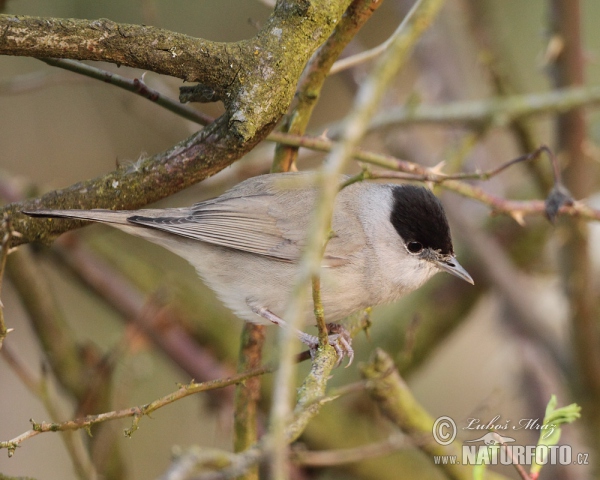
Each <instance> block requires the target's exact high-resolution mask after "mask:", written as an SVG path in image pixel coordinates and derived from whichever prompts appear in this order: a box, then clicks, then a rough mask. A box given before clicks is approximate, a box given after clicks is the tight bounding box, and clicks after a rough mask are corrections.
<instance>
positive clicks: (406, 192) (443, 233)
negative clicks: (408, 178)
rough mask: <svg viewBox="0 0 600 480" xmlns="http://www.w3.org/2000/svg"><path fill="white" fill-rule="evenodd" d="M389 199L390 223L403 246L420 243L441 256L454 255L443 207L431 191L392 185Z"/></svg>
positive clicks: (422, 188) (411, 186)
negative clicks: (403, 243)
mask: <svg viewBox="0 0 600 480" xmlns="http://www.w3.org/2000/svg"><path fill="white" fill-rule="evenodd" d="M392 196H393V205H392V213H391V215H390V221H391V222H392V225H393V226H394V228H395V229H396V231H397V232H398V234H399V235H400V236H401V237H402V239H403V240H404V241H405V242H406V243H409V242H419V243H420V244H422V245H423V247H425V248H430V249H431V250H438V251H439V252H440V253H441V254H442V255H453V254H454V250H453V248H452V239H451V238H450V227H449V226H448V220H447V219H446V214H445V213H444V207H442V204H441V203H440V201H439V200H438V198H437V197H436V196H435V195H434V194H433V193H431V191H430V190H428V189H427V188H424V187H417V186H414V185H395V186H393V187H392Z"/></svg>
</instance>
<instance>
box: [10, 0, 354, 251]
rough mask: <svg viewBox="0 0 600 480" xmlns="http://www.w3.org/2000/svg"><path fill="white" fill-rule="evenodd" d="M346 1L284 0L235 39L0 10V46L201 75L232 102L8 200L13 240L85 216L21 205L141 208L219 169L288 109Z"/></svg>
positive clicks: (43, 236) (55, 230) (42, 235)
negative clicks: (99, 173) (127, 159)
mask: <svg viewBox="0 0 600 480" xmlns="http://www.w3.org/2000/svg"><path fill="white" fill-rule="evenodd" d="M349 3H350V0H344V1H339V2H312V3H308V2H307V3H304V2H292V1H285V0H280V1H279V2H278V4H277V7H276V9H275V11H274V12H273V14H272V15H271V17H270V18H269V20H268V21H267V22H266V23H265V26H264V27H263V29H262V30H261V31H260V32H258V34H257V35H256V36H255V37H254V38H252V39H250V40H244V41H242V42H237V43H232V44H219V43H214V42H207V41H205V40H201V39H194V38H191V37H188V36H185V35H181V34H177V33H175V32H168V31H166V30H161V29H157V28H154V27H145V26H136V25H124V24H116V23H114V22H110V21H108V20H97V21H89V20H67V19H52V18H36V17H26V16H22V17H15V16H10V15H0V32H1V35H0V54H5V55H25V56H33V57H37V58H45V57H49V56H50V57H52V56H58V57H66V58H71V59H78V60H104V61H109V62H113V63H117V64H123V65H128V66H132V67H137V68H144V69H149V70H152V71H155V72H158V73H165V74H169V75H174V76H177V77H179V78H183V79H186V80H200V81H201V82H202V84H203V85H205V86H208V87H211V88H212V89H214V90H215V92H216V95H217V97H218V98H220V99H222V100H223V101H224V103H225V107H226V111H225V113H224V114H223V115H222V116H221V117H220V118H218V119H217V120H215V121H214V122H213V123H211V124H210V125H209V126H207V127H206V128H205V129H204V130H202V131H201V132H198V133H196V134H195V135H193V136H191V137H190V138H188V139H187V140H184V141H183V142H181V143H179V144H178V145H175V146H174V147H173V148H171V149H170V150H168V151H166V152H163V153H160V154H158V155H154V156H153V157H150V158H147V159H140V160H139V161H138V162H136V163H135V164H134V165H128V166H124V167H121V168H118V169H117V170H115V171H113V172H111V173H110V174H108V175H105V176H103V177H99V178H97V179H93V180H88V181H84V182H80V183H77V184H75V185H72V186H71V187H68V188H65V189H63V190H57V191H55V192H51V193H49V194H47V195H45V196H43V197H41V198H40V199H37V200H34V201H29V202H24V203H20V204H12V205H8V206H6V207H5V208H4V209H3V211H4V212H6V213H7V214H8V215H9V216H10V217H11V219H12V221H13V226H14V228H15V230H16V231H18V232H20V233H22V234H23V238H22V239H21V240H19V241H15V240H14V239H13V245H16V244H19V243H25V242H29V241H32V240H40V241H46V242H48V241H49V239H50V238H51V237H52V236H54V235H57V234H60V233H62V232H64V231H66V230H70V229H72V228H75V227H77V226H81V225H82V223H81V222H72V221H66V222H55V221H52V220H50V221H47V220H45V221H31V220H30V219H28V218H26V217H25V216H24V215H23V214H21V213H20V212H21V210H23V209H26V208H34V209H35V208H40V207H42V206H43V207H45V208H111V209H133V208H139V207H141V206H143V205H146V204H147V203H151V202H154V201H157V200H159V199H161V198H164V197H166V196H168V195H171V194H173V193H175V192H177V191H180V190H182V189H183V188H186V187H188V186H190V185H193V184H194V183H197V182H199V181H201V180H203V179H205V178H207V177H209V176H211V175H214V174H215V173H217V172H218V171H220V170H222V169H223V168H225V167H227V166H228V165H230V164H231V163H233V162H234V161H235V160H237V159H238V158H240V157H241V156H243V155H244V154H245V153H247V152H248V151H250V150H251V149H252V148H253V147H254V146H255V145H256V144H257V143H258V142H260V141H261V140H262V139H264V137H265V136H266V135H267V134H268V133H269V132H270V131H271V129H272V128H273V126H274V125H275V124H276V123H277V122H278V121H279V119H280V118H281V116H282V115H283V114H284V112H285V111H286V110H287V108H288V106H289V104H290V102H291V100H292V98H293V95H294V90H295V86H296V81H297V79H298V78H299V77H300V74H301V72H302V69H303V68H304V65H305V64H306V62H307V61H308V59H309V58H310V56H311V55H312V54H313V52H314V51H315V50H316V48H317V47H318V46H319V45H320V44H321V43H322V42H323V41H324V40H325V39H326V38H327V37H328V36H329V34H330V33H331V31H332V30H333V28H334V26H335V25H336V24H337V23H338V22H339V19H340V17H341V16H342V14H343V13H344V11H345V9H346V7H347V5H348V4H349ZM200 60H201V61H200ZM257 105H260V108H257Z"/></svg>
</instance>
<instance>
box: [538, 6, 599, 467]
mask: <svg viewBox="0 0 600 480" xmlns="http://www.w3.org/2000/svg"><path fill="white" fill-rule="evenodd" d="M580 3H581V2H579V1H578V0H571V1H569V0H552V1H551V2H550V13H551V19H550V23H551V25H550V27H551V31H552V34H553V35H554V37H555V38H558V39H560V40H561V42H562V43H561V44H562V49H561V50H560V52H558V55H557V56H556V58H555V61H554V64H553V65H552V67H553V68H552V73H553V80H554V84H555V86H556V87H566V86H580V85H582V84H583V83H584V53H583V47H582V38H581V28H582V27H581V25H582V23H583V18H582V12H581V5H580ZM556 136H557V138H558V152H559V155H561V156H563V158H564V161H565V163H566V168H565V170H564V178H565V184H566V186H567V187H568V188H569V190H570V191H571V192H573V194H574V195H576V196H577V197H579V198H582V197H586V196H588V195H589V194H590V193H591V192H592V187H593V186H597V183H596V185H593V182H594V179H595V178H596V177H597V169H596V166H595V165H594V164H593V163H592V162H591V161H590V159H589V158H588V157H587V156H586V155H585V149H584V143H585V141H586V138H587V126H586V121H585V117H584V112H583V110H582V109H576V110H572V111H570V112H568V113H564V114H563V115H561V116H560V117H559V118H558V122H557V125H556ZM565 227H566V228H564V229H563V241H562V248H561V270H562V272H561V273H562V279H563V283H564V287H565V290H566V293H567V296H568V299H569V304H570V321H571V324H572V328H571V331H572V334H573V352H574V359H575V362H576V365H577V370H578V372H577V375H574V378H576V380H575V382H577V383H576V388H577V390H578V393H579V395H580V397H581V399H582V403H583V407H584V408H583V411H584V414H585V415H586V417H587V421H584V425H586V427H588V430H587V431H588V434H589V439H590V440H591V442H592V445H593V448H594V449H595V450H596V451H600V348H599V346H600V330H599V327H598V308H599V306H600V303H599V301H598V297H597V294H596V293H595V291H594V287H593V285H594V273H593V270H592V268H591V261H590V257H589V251H590V241H589V233H588V229H587V228H586V227H585V225H583V224H582V222H580V221H576V220H570V221H569V222H568V223H567V224H566V226H565ZM596 465H598V461H596Z"/></svg>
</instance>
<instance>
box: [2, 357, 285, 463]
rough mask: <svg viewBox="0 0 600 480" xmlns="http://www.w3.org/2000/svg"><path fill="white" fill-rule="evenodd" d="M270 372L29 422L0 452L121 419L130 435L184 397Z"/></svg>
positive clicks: (192, 384)
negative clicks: (47, 435) (131, 403)
mask: <svg viewBox="0 0 600 480" xmlns="http://www.w3.org/2000/svg"><path fill="white" fill-rule="evenodd" d="M272 371H273V367H268V366H265V367H259V368H256V369H254V370H250V371H247V372H243V373H238V374H236V375H232V376H231V377H229V378H222V379H218V380H212V381H208V382H203V383H196V382H193V381H192V382H190V383H189V384H187V385H182V386H181V387H180V388H179V389H178V390H176V391H174V392H172V393H170V394H168V395H165V396H164V397H161V398H159V399H157V400H154V401H153V402H151V403H148V404H146V405H142V406H136V407H131V408H126V409H123V410H116V411H112V412H106V413H100V414H98V415H87V416H85V417H83V418H78V419H75V420H67V421H65V422H57V423H55V422H52V423H47V422H41V423H37V422H35V421H33V420H31V423H32V426H33V428H32V429H31V430H28V431H27V432H25V433H23V434H21V435H19V436H17V437H15V438H13V439H11V440H8V441H5V442H0V449H1V448H6V449H8V455H9V457H12V455H13V454H14V451H15V449H16V448H17V447H18V446H19V445H20V444H21V443H22V442H24V441H25V440H28V439H29V438H32V437H35V436H36V435H39V434H41V433H45V432H62V431H69V430H80V429H82V428H84V429H89V428H90V427H92V426H93V425H96V424H99V423H102V422H106V421H108V420H116V419H120V418H129V417H133V423H132V425H131V427H130V428H128V429H127V430H125V435H126V436H131V435H132V434H133V432H134V431H135V430H137V428H138V423H139V421H140V419H141V418H142V417H143V416H144V415H149V414H151V413H152V412H155V411H156V410H158V409H160V408H162V407H164V406H166V405H170V404H171V403H173V402H175V401H177V400H179V399H181V398H184V397H187V396H189V395H194V394H196V393H199V392H205V391H208V390H214V389H216V388H223V387H227V386H229V385H235V384H237V383H239V382H242V381H244V380H246V379H248V378H252V377H255V376H257V375H264V374H265V373H270V372H272Z"/></svg>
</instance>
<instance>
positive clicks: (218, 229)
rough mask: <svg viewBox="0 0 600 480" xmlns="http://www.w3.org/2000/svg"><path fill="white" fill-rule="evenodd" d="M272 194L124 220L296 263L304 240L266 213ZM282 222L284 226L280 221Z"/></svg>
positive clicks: (220, 201)
mask: <svg viewBox="0 0 600 480" xmlns="http://www.w3.org/2000/svg"><path fill="white" fill-rule="evenodd" d="M272 200H273V195H271V194H258V195H251V196H245V197H232V198H221V197H220V198H218V199H214V200H209V201H206V202H202V203H198V204H196V205H194V206H193V207H192V208H190V209H188V210H186V211H183V212H181V213H180V214H178V215H174V216H158V217H157V216H144V215H134V216H131V217H129V218H128V219H127V220H128V221H129V222H131V223H134V224H137V225H144V226H146V227H150V228H154V229H158V230H162V231H165V232H169V233H172V234H175V235H180V236H183V237H187V238H191V239H194V240H199V241H202V242H207V243H211V244H213V245H219V246H222V247H228V248H232V249H235V250H241V251H245V252H249V253H254V254H257V255H263V256H267V257H272V258H277V259H279V260H283V261H289V262H292V261H296V260H297V259H298V258H299V256H300V254H301V251H302V248H303V246H304V238H299V237H298V236H297V235H296V232H294V231H290V232H286V229H285V225H279V222H278V218H277V217H276V216H274V215H273V214H272V212H270V204H271V203H272ZM282 223H284V224H285V223H286V222H285V221H283V222H282Z"/></svg>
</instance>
